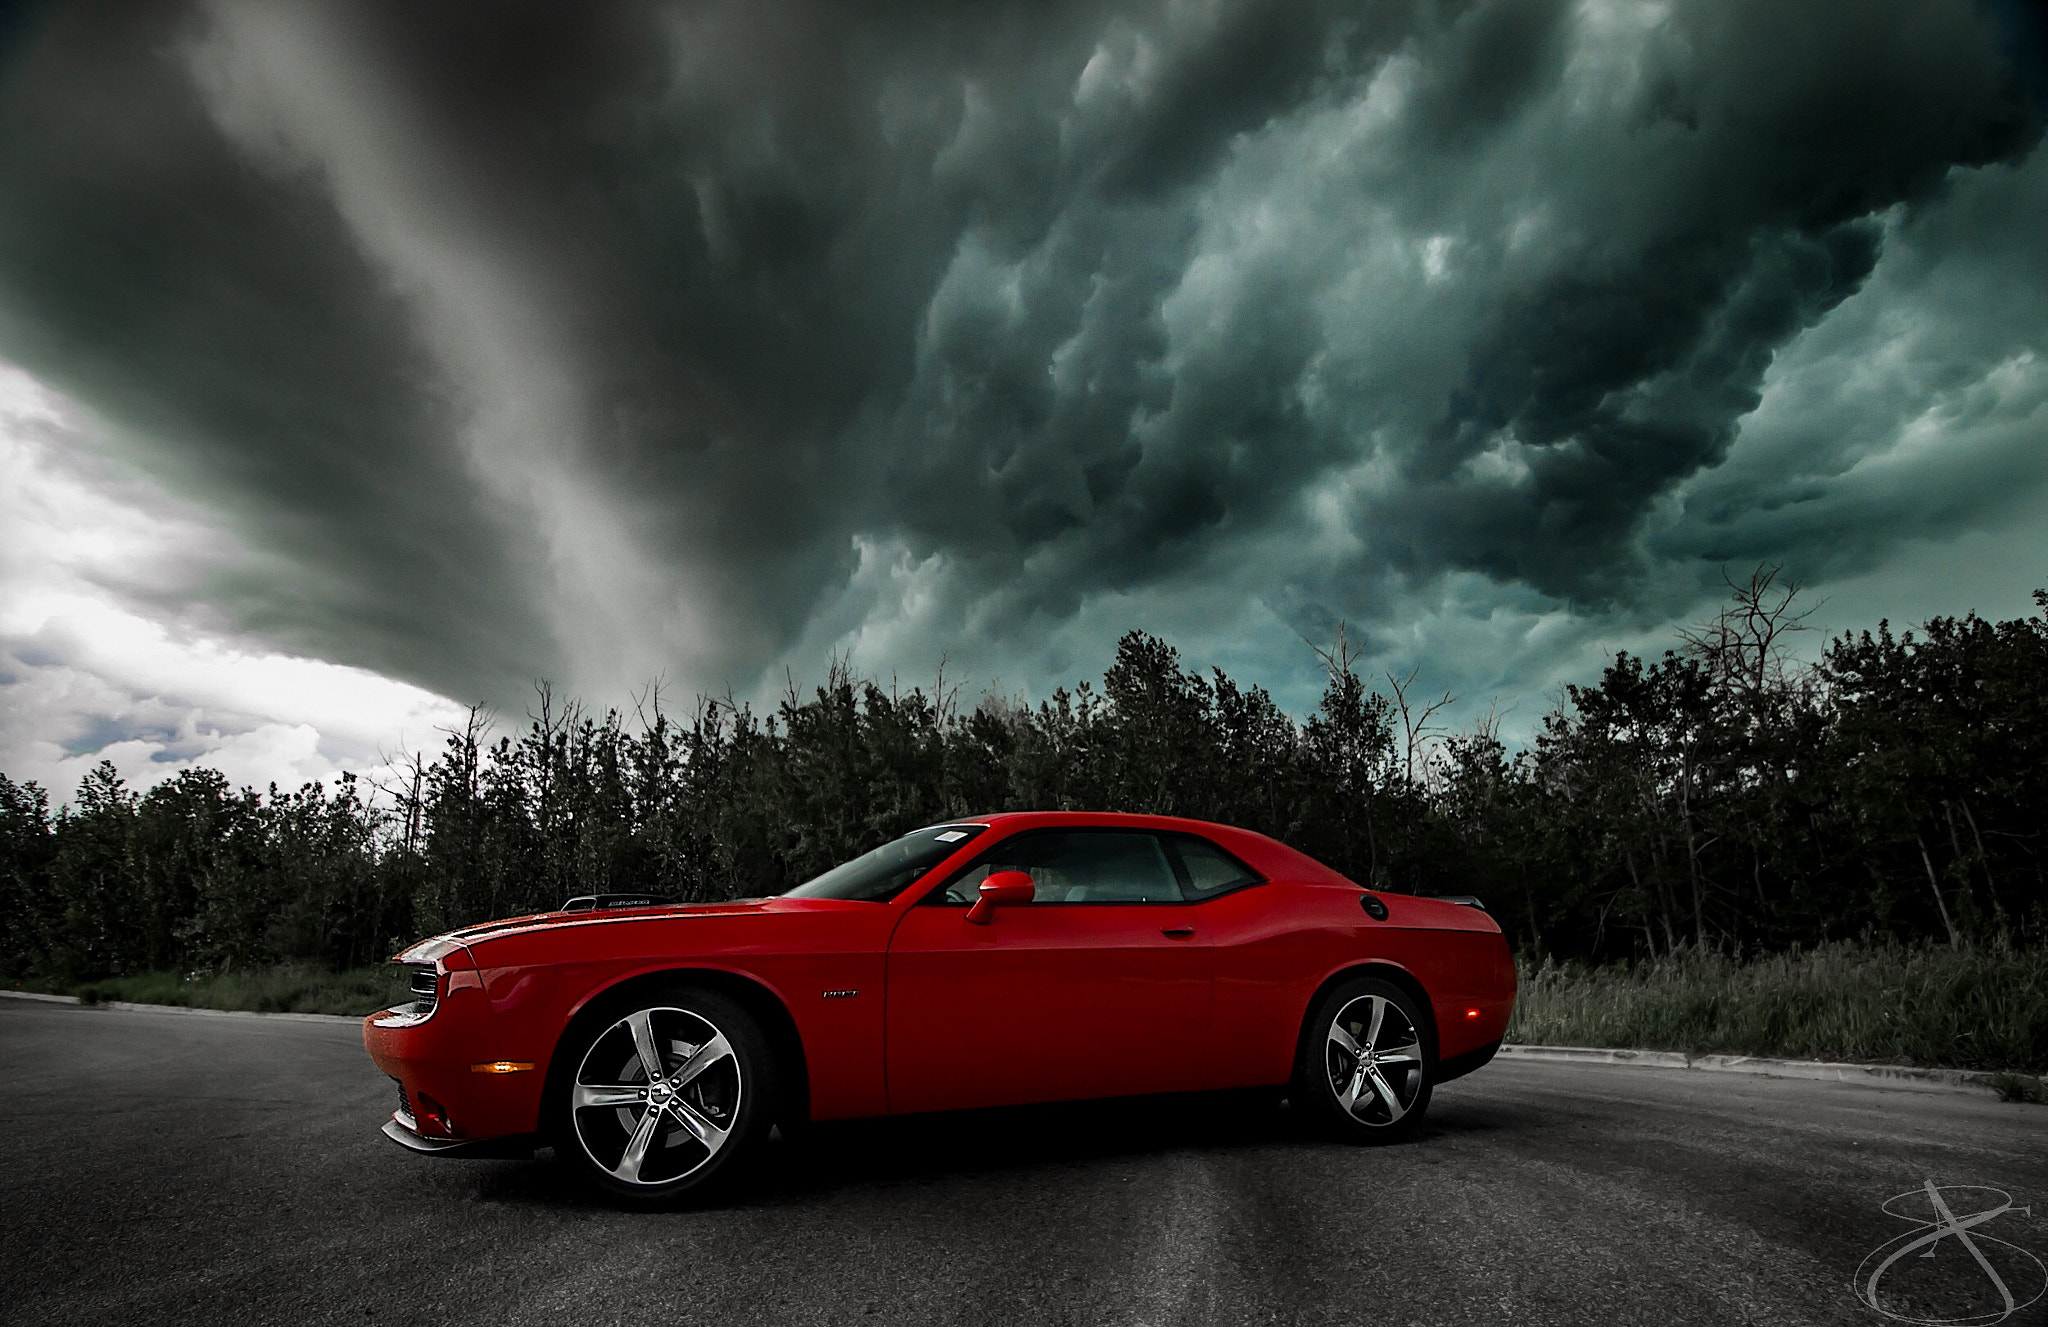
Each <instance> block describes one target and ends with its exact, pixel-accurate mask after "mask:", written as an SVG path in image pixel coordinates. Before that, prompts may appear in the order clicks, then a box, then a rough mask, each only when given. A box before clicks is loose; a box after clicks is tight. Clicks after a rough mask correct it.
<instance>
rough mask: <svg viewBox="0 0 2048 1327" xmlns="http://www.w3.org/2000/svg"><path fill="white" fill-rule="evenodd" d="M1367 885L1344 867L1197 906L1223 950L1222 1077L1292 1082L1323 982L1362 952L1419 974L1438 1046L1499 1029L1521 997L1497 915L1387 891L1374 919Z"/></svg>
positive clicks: (1217, 1042)
mask: <svg viewBox="0 0 2048 1327" xmlns="http://www.w3.org/2000/svg"><path fill="white" fill-rule="evenodd" d="M1360 896H1361V891H1360V890H1359V888H1358V886H1356V885H1354V884H1351V883H1350V882H1348V881H1344V880H1342V878H1341V877H1336V878H1334V879H1333V880H1325V881H1310V882H1304V881H1281V880H1276V881H1271V882H1269V883H1267V884H1264V885H1259V886H1255V887H1253V888H1250V889H1244V890H1240V891H1238V892H1237V893H1234V894H1227V895H1225V896H1223V897H1222V898H1218V899H1212V900H1210V901H1209V902H1207V903H1204V904H1200V905H1198V906H1197V913H1198V915H1199V916H1200V917H1201V918H1202V920H1201V921H1199V922H1198V925H1199V926H1200V927H1201V928H1202V929H1203V931H1204V932H1205V933H1206V934H1207V935H1208V936H1209V938H1210V942H1211V944H1212V945H1213V946H1214V947H1215V951H1216V994H1215V1003H1214V1006H1213V1008H1214V1011H1215V1012H1214V1016H1213V1021H1212V1024H1211V1026H1212V1029H1213V1032H1212V1045H1213V1047H1214V1050H1215V1056H1216V1058H1215V1067H1216V1071H1217V1074H1218V1081H1217V1082H1216V1083H1215V1084H1214V1085H1215V1086H1217V1087H1249V1086H1257V1085H1265V1084H1275V1083H1284V1082H1286V1081H1287V1080H1288V1078H1289V1077H1290V1076H1291V1075H1292V1073H1293V1068H1294V1052H1295V1047H1296V1045H1297V1037H1298V1035H1299V1033H1300V1030H1301V1026H1302V1023H1303V1020H1305V1019H1306V1018H1307V1016H1308V1007H1309V1002H1310V1001H1311V1000H1312V999H1313V998H1314V997H1315V993H1316V992H1317V991H1318V990H1320V989H1321V988H1322V986H1323V984H1324V983H1325V982H1326V981H1328V980H1329V979H1330V978H1331V977H1333V976H1336V975H1337V974H1339V973H1342V972H1344V971H1346V970H1348V969H1351V968H1356V967H1358V966H1360V965H1363V964H1366V963H1374V962H1377V963H1383V964H1387V965H1391V966H1393V967H1397V968H1399V969H1401V970H1403V971H1405V972H1407V973H1408V974H1410V975H1411V976H1413V977H1414V978H1415V980H1416V981H1417V982H1418V983H1420V984H1421V986H1422V987H1423V989H1424V991H1425V992H1427V994H1428V997H1429V1004H1430V1012H1431V1013H1432V1014H1433V1015H1434V1017H1435V1023H1436V1031H1437V1048H1438V1055H1439V1056H1440V1057H1449V1056H1452V1055H1458V1054H1462V1053H1464V1052H1465V1051H1469V1050H1476V1049H1478V1048H1479V1047H1482V1046H1485V1045H1487V1044H1489V1043H1490V1042H1493V1041H1497V1040H1499V1038H1500V1036H1501V1034H1502V1032H1503V1031H1504V1030H1505V1029H1506V1027H1507V1019H1508V1014H1509V1013H1510V1011H1511V1010H1512V1009H1513V1006H1514V995H1515V973H1514V964H1513V961H1512V959H1511V958H1510V956H1509V954H1508V948H1507V942H1506V940H1505V939H1504V938H1503V937H1502V935H1501V933H1500V928H1499V927H1498V926H1497V925H1495V924H1494V922H1493V919H1492V918H1490V917H1488V916H1487V915H1486V914H1485V913H1483V912H1480V911H1478V910H1477V909H1473V908H1466V907H1462V906H1460V905H1458V904H1453V903H1443V902H1440V901H1438V900H1435V899H1422V898H1414V897H1411V896H1407V895H1401V894H1384V893H1382V894H1379V895H1378V897H1379V898H1380V899H1382V900H1383V901H1384V902H1385V903H1386V905H1387V912H1388V915H1387V919H1386V920H1385V921H1375V920H1374V919H1373V918H1372V917H1370V916H1368V915H1366V913H1365V911H1364V909H1363V908H1362V907H1361V906H1360V901H1359V900H1360ZM1474 1009H1476V1010H1478V1011H1479V1012H1478V1014H1477V1015H1476V1016H1471V1017H1468V1016H1467V1015H1468V1011H1470V1010H1474Z"/></svg>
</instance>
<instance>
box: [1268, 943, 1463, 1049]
mask: <svg viewBox="0 0 2048 1327" xmlns="http://www.w3.org/2000/svg"><path fill="white" fill-rule="evenodd" d="M1358 977H1378V978H1379V979H1380V980H1382V981H1386V982H1390V983H1391V984H1393V985H1395V986H1398V987H1400V988H1401V989H1402V990H1404V991H1406V992H1407V993H1408V994H1410V995H1412V996H1414V997H1415V1001H1416V1003H1417V1004H1419V1005H1421V1007H1422V1013H1423V1017H1424V1018H1425V1019H1426V1020H1427V1022H1428V1027H1427V1029H1426V1031H1427V1033H1428V1035H1429V1057H1430V1061H1431V1066H1432V1068H1434V1066H1435V1064H1436V1063H1437V1062H1438V1061H1439V1060H1440V1058H1441V1048H1442V1046H1443V1034H1442V1032H1441V1030H1440V1029H1439V1028H1438V1027H1437V1016H1436V1002H1435V1001H1433V1000H1431V999H1430V998H1429V989H1428V988H1427V987H1425V986H1424V985H1423V984H1422V982H1421V981H1420V979H1418V978H1417V977H1416V975H1415V974H1414V973H1412V972H1410V971H1409V970H1408V969H1406V968H1404V967H1402V966H1401V965H1400V964H1399V963H1395V962H1393V961H1392V960H1390V959H1381V958H1376V959H1367V960H1366V961H1364V962H1362V963H1353V964H1351V965H1350V966H1349V967H1343V968H1339V969H1338V970H1337V971H1335V972H1333V973H1331V974H1330V975H1329V976H1327V977H1325V978H1323V982H1322V985H1320V986H1318V987H1316V989H1315V993H1314V994H1313V995H1311V996H1309V998H1308V1004H1307V1005H1306V1006H1304V1007H1303V1009H1302V1011H1301V1021H1300V1023H1299V1025H1298V1026H1297V1028H1296V1030H1295V1034H1294V1063H1295V1064H1296V1065H1300V1064H1301V1063H1302V1057H1304V1056H1305V1055H1307V1054H1308V1045H1309V1020H1310V1019H1311V1018H1314V1017H1315V1013H1316V1009H1317V1008H1318V1007H1319V1006H1321V1004H1322V1003H1323V997H1324V996H1326V995H1328V994H1329V993H1330V992H1331V991H1332V990H1334V989H1336V988H1337V987H1338V986H1339V985H1341V984H1343V983H1344V982H1347V981H1351V980H1353V979H1354V978H1358Z"/></svg>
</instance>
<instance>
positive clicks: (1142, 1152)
mask: <svg viewBox="0 0 2048 1327" xmlns="http://www.w3.org/2000/svg"><path fill="white" fill-rule="evenodd" d="M391 1096H392V1093H391V1089H390V1085H389V1083H388V1082H387V1081H386V1080H385V1079H384V1078H383V1077H382V1076H381V1075H380V1074H378V1073H377V1072H376V1071H375V1070H374V1069H373V1068H372V1067H371V1066H370V1064H369V1061H368V1060H367V1059H366V1058H365V1057H364V1055H363V1052H362V1048H361V1045H360V1042H359V1040H358V1035H357V1032H356V1030H355V1029H354V1028H353V1027H350V1026H346V1025H342V1024H333V1023H309V1022H289V1021H273V1020H263V1019H254V1018H202V1017H193V1016H190V1015H180V1014H175V1013H155V1012H130V1011H121V1010H106V1009H88V1008H80V1007H73V1006H62V1005H46V1004H29V1003H23V1002H17V1001H13V1000H0V1117H4V1119H5V1123H6V1128H7V1131H8V1135H9V1137H10V1139H11V1141H12V1144H13V1146H12V1147H11V1149H10V1156H9V1164H8V1165H7V1166H6V1168H5V1176H4V1179H0V1320H4V1321H5V1322H8V1323H22V1324H28V1323H96V1324H103V1323H121V1324H143V1323H160V1322H206V1323H234V1322H256V1323H284V1322H289V1323H326V1322H347V1323H374V1322H378V1321H385V1320H393V1319H402V1320H403V1321H405V1322H406V1323H408V1324H435V1325H437V1327H438V1325H439V1324H452V1323H489V1324H510V1323H570V1322H575V1323H592V1324H595V1323H632V1324H637V1325H648V1324H661V1325H662V1327H668V1325H669V1324H686V1323H690V1324H693V1323H706V1324H713V1323H715V1324H720V1327H745V1325H746V1324H753V1323H866V1322H876V1323H890V1324H894V1323H927V1322H929V1323H956V1322H957V1323H977V1324H979V1323H1004V1322H1028V1323H1031V1324H1033V1327H1051V1325H1052V1324H1059V1323H1085V1324H1112V1323H1144V1324H1156V1325H1163V1324H1169V1323H1333V1324H1334V1323H1343V1324H1374V1325H1377V1324H1404V1323H1508V1322H1512V1323H1518V1324H1519V1323H1553V1322H1554V1323H1573V1324H1580V1323H1654V1324H1657V1325H1658V1327H1676V1325H1677V1324H1688V1323H1703V1324H1704V1323H1712V1324H1717V1325H1719V1324H1729V1323H1742V1322H1756V1323H1774V1324H1775V1323H1806V1322H1813V1323H1876V1322H1882V1321H1884V1320H1883V1319H1882V1318H1880V1317H1879V1315H1877V1314H1876V1313H1874V1312H1873V1311H1872V1310H1870V1309H1869V1308H1866V1307H1864V1306H1862V1305H1861V1304H1859V1303H1858V1301H1857V1300H1856V1298H1855V1296H1854V1292H1853V1291H1852V1288H1851V1283H1852V1279H1853V1278H1854V1277H1855V1275H1856V1271H1857V1268H1858V1265H1859V1264H1860V1263H1862V1262H1863V1261H1864V1259H1865V1257H1866V1255H1869V1254H1870V1253H1871V1252H1872V1251H1873V1250H1877V1249H1879V1247H1880V1246H1882V1245H1884V1244H1885V1243H1886V1241H1888V1240H1891V1239H1893V1238H1894V1237H1895V1236H1900V1235H1902V1234H1908V1233H1911V1232H1912V1231H1913V1229H1914V1223H1913V1222H1912V1221H1911V1220H1902V1219H1900V1218H1899V1217H1894V1216H1888V1215H1886V1214H1885V1213H1884V1212H1882V1211H1881V1210H1880V1205H1881V1204H1882V1203H1884V1202H1885V1200H1886V1199H1889V1198H1892V1197H1894V1196H1895V1195H1900V1194H1908V1195H1915V1194H1916V1191H1922V1190H1923V1186H1924V1185H1925V1183H1926V1182H1927V1181H1928V1180H1930V1179H1932V1180H1933V1181H1935V1183H1936V1184H1937V1185H1940V1186H1947V1187H1945V1188H1944V1189H1943V1193H1944V1196H1945V1199H1946V1201H1947V1202H1948V1203H1949V1204H1950V1205H1951V1207H1952V1209H1953V1211H1954V1215H1955V1217H1956V1218H1957V1220H1958V1221H1966V1220H1967V1218H1968V1217H1969V1216H1970V1215H1971V1214H1973V1213H1975V1212H1978V1211H1982V1210H1988V1209H1989V1208H1991V1207H1993V1206H1995V1205H1996V1196H1995V1195H1992V1194H1988V1193H1985V1192H1982V1191H1973V1190H1967V1189H1963V1188H1960V1187H1957V1186H1966V1185H1978V1186H1987V1188H1988V1189H1996V1190H1999V1191H2002V1192H2004V1193H2007V1194H2010V1195H2011V1199H2012V1201H2013V1203H2015V1204H2017V1205H2018V1206H2019V1207H2028V1206H2031V1209H2032V1210H2031V1211H2030V1212H2025V1213H2023V1212H2020V1211H2018V1210H2014V1211H2010V1212H2007V1213H2005V1214H2004V1215H2002V1216H1999V1217H1996V1218H1994V1219H1992V1220H1990V1221H1987V1222H1985V1223H1983V1224H1980V1225H1978V1226H1977V1227H1976V1228H1975V1229H1974V1231H1973V1232H1972V1233H1973V1235H1975V1236H1978V1237H1987V1236H1995V1237H1997V1238H1999V1239H2003V1240H2005V1241H2008V1243H2007V1244H2003V1245H2001V1244H1994V1243H1991V1242H1989V1241H1988V1240H1985V1239H1983V1238H1980V1239H1979V1240H1978V1247H1979V1249H1980V1251H1983V1252H1986V1253H1987V1254H1988V1256H1990V1257H1991V1258H1992V1259H1993V1260H1994V1267H1995V1268H1997V1269H2000V1270H2002V1272H2003V1276H2002V1277H2001V1279H2003V1280H2005V1281H2007V1282H2008V1284H2009V1288H2010V1289H2011V1290H2012V1291H2014V1292H2015V1294H2016V1297H2017V1298H2018V1299H2019V1300H2024V1299H2025V1298H2026V1297H2027V1295H2029V1294H2031V1293H2032V1292H2033V1291H2034V1290H2035V1289H2038V1288H2039V1286H2038V1280H2039V1278H2038V1276H2037V1275H2036V1273H2035V1272H2034V1271H2033V1266H2034V1265H2033V1264H2031V1263H2029V1262H2028V1261H2027V1259H2026V1258H2024V1257H2023V1256H2022V1255H2021V1254H2019V1253H2017V1252H2014V1251H2013V1247H2012V1246H2018V1247H2019V1248H2021V1249H2025V1250H2029V1251H2031V1253H2032V1254H2033V1255H2034V1256H2036V1257H2040V1258H2044V1259H2048V1109H2044V1108H2042V1107H2038V1106H2021V1105H2007V1104H2003V1103H2000V1102H1998V1101H1996V1100H1994V1099H1992V1098H1991V1097H1990V1096H1988V1095H1969V1094H1962V1093H1946V1092H1942V1093H1935V1092H1914V1091H1904V1090H1897V1089H1885V1088H1872V1087H1864V1086H1859V1085H1848V1084H1839V1083H1816V1082H1794V1081H1784V1080H1768V1079H1755V1078H1744V1077H1739V1076H1735V1075H1709V1074H1700V1073H1689V1072H1682V1071H1660V1070H1648V1069H1632V1068H1614V1067H1607V1066H1563V1065H1548V1064H1514V1065H1510V1064H1505V1063H1501V1064H1495V1065H1492V1066H1489V1067H1488V1068H1486V1069H1483V1070H1481V1071H1480V1072H1479V1073H1477V1074H1475V1075H1473V1076H1471V1077H1470V1078H1467V1079H1464V1080H1461V1081H1459V1082H1457V1083H1454V1084H1451V1085H1449V1086H1448V1087H1446V1088H1444V1089H1442V1090H1441V1091H1440V1092H1439V1094H1438V1096H1437V1100H1436V1104H1435V1106H1434V1108H1433V1109H1432V1112H1431V1117H1430V1124H1429V1127H1428V1128H1427V1129H1425V1130H1424V1131H1423V1136H1422V1137H1421V1138H1420V1139H1419V1140H1417V1141H1415V1142H1413V1143H1410V1144H1406V1145H1402V1146H1397V1147H1388V1148H1354V1147H1347V1146H1343V1145H1338V1144H1332V1143H1326V1142H1323V1141H1321V1140H1319V1139H1317V1138H1315V1137H1313V1136H1311V1135H1308V1134H1305V1133H1304V1132H1303V1131H1302V1130H1301V1129H1300V1128H1299V1127H1298V1125H1297V1123H1296V1122H1295V1120H1294V1119H1293V1117H1292V1116H1291V1115H1290V1113H1288V1112H1287V1111H1284V1110H1276V1109H1273V1108H1271V1107H1269V1106H1261V1105H1260V1104H1258V1103H1253V1102H1247V1101H1244V1100H1240V1099H1236V1098H1221V1099H1219V1098H1195V1099H1183V1098H1174V1099H1165V1100H1159V1099H1154V1100H1147V1101H1141V1102H1126V1103H1112V1104H1108V1105H1089V1106H1076V1107H1054V1108H1040V1109H1029V1110H1014V1111H1003V1112H989V1113H976V1114H971V1115H957V1116H943V1117H932V1118H924V1119H916V1120H905V1121H893V1122H873V1123H862V1124H849V1125H837V1126H828V1127H823V1128H820V1129H818V1130H816V1131H815V1132H814V1134H813V1136H812V1137H811V1138H809V1139H807V1140H805V1141H804V1142H803V1143H801V1144H792V1145H780V1146H778V1147H777V1148H776V1149H775V1156H774V1158H773V1160H772V1162H771V1163H770V1165H769V1167H768V1169H767V1171H766V1173H765V1174H764V1175H763V1176H762V1177H761V1180H760V1182H759V1184H758V1185H757V1186H756V1188H755V1189H754V1190H753V1191H752V1192H751V1193H750V1194H749V1195H748V1196H747V1197H745V1198H744V1199H742V1200H740V1201H737V1202H735V1203H733V1204H731V1205H729V1206H726V1207H724V1208H722V1209H718V1210H710V1211H694V1212H671V1213H658V1214H651V1215H650V1214H644V1213H623V1212H617V1211H612V1210H609V1209H607V1208H605V1207H603V1206H601V1205H599V1204H597V1203H594V1202H592V1201H590V1200H588V1199H586V1198H585V1197H583V1196H582V1194H581V1193H580V1192H579V1191H578V1190H576V1189H575V1188H574V1187H572V1186H571V1185H570V1184H569V1183H568V1181H567V1180H566V1179H565V1178H564V1177H563V1176H562V1175H561V1174H560V1173H559V1172H558V1171H557V1170H556V1168H555V1167H554V1166H553V1165H552V1164H549V1163H548V1162H547V1161H545V1160H539V1161H532V1162H526V1161H517V1162H514V1161H450V1160H446V1159H434V1158H422V1157H415V1156H412V1155H409V1154H407V1153H405V1152H403V1151H401V1150H400V1149H398V1148H397V1147H395V1146H393V1145H392V1144H391V1143H389V1142H387V1141H386V1140H385V1139H383V1138H382V1137H380V1136H379V1135H378V1133H377V1128H378V1126H379V1125H380V1124H381V1123H382V1121H383V1120H384V1118H385V1117H386V1112H387V1110H388V1108H389V1105H390V1098H391ZM1916 1202H1917V1208H1915V1203H1916ZM1895 1207H1898V1208H1899V1209H1900V1210H1903V1211H1906V1212H1907V1215H1908V1216H1911V1215H1912V1214H1913V1212H1914V1211H1915V1210H1917V1211H1920V1212H1926V1211H1928V1210H1929V1207H1928V1201H1927V1199H1926V1198H1925V1195H1924V1192H1921V1193H1918V1194H1917V1196H1916V1197H1909V1198H1908V1199H1906V1200H1904V1201H1903V1202H1902V1203H1899V1204H1895ZM1960 1243H1961V1242H1960V1240H1959V1239H1958V1238H1955V1237H1950V1238H1947V1239H1945V1240H1943V1241H1941V1242H1939V1243H1938V1244H1936V1245H1934V1246H1933V1247H1934V1250H1935V1254H1936V1256H1935V1257H1934V1258H1933V1259H1925V1258H1918V1257H1909V1258H1908V1259H1905V1260H1902V1261H1901V1262H1899V1263H1898V1264H1896V1266H1895V1268H1894V1270H1893V1271H1892V1272H1890V1273H1888V1274H1887V1276H1888V1280H1887V1282H1886V1284H1885V1286H1884V1287H1883V1291H1882V1293H1884V1294H1886V1295H1888V1296H1890V1297H1891V1298H1890V1299H1888V1300H1887V1302H1888V1303H1890V1304H1892V1305H1893V1306H1894V1307H1904V1305H1905V1303H1906V1301H1907V1300H1908V1299H1911V1300H1912V1301H1913V1302H1915V1303H1917V1304H1919V1305H1920V1307H1921V1311H1920V1313H1919V1316H1922V1317H1957V1316H1961V1315H1963V1314H1967V1313H1971V1312H1984V1311H1986V1310H1987V1309H1988V1310H1989V1311H1991V1312H1993V1313H1996V1312H1998V1311H2000V1310H2001V1308H2002V1300H2001V1299H2000V1297H1999V1296H1998V1294H1997V1291H1996V1289H1995V1287H1994V1285H1993V1283H1992V1282H1991V1281H1990V1280H1989V1278H1987V1277H1986V1275H1985V1274H1984V1272H1983V1271H1982V1269H1981V1268H1980V1267H1979V1266H1978V1265H1977V1264H1976V1263H1975V1261H1974V1260H1973V1259H1972V1258H1971V1257H1970V1256H1969V1254H1968V1252H1967V1251H1966V1250H1964V1249H1963V1248H1961V1246H1960ZM1895 1247H1896V1246H1895ZM2029 1277H2033V1278H2034V1281H2033V1282H2032V1283H2030V1282H2029V1281H2028V1279H2027V1278H2029ZM1982 1320H1983V1321H1989V1319H1982ZM2007 1320H2008V1321H2011V1322H2015V1323H2021V1322H2034V1323H2044V1322H2048V1299H2043V1300H2041V1301H2038V1302H2036V1303H2035V1304H2033V1305H2032V1306H2031V1307H2028V1308H2022V1309H2020V1310H2019V1311H2018V1312H2016V1313H2015V1314H2013V1315H2012V1316H2010V1317H2009V1318H2008V1319H2007Z"/></svg>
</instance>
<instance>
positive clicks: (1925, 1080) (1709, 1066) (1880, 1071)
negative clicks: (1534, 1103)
mask: <svg viewBox="0 0 2048 1327" xmlns="http://www.w3.org/2000/svg"><path fill="white" fill-rule="evenodd" d="M1500 1054H1501V1058H1503V1059H1511V1060H1536V1061H1539V1062H1549V1063H1552V1064H1611V1065H1623V1066H1629V1067H1633V1068H1638V1069H1698V1070H1704V1071H1705V1072H1708V1073H1718V1074H1750V1075H1752V1076H1755V1077H1758V1078H1808V1079H1819V1080H1822V1081H1827V1082H1836V1083H1861V1084H1863V1085H1864V1086H1865V1087H1896V1088H1906V1089H1909V1090H1914V1091H1921V1092H1979V1091H1984V1092H1988V1091H1990V1090H1991V1080H1992V1079H1994V1078H1996V1077H1997V1076H1998V1075H1996V1074H1993V1073H1989V1072H1987V1071H1985V1070H1981V1069H1921V1068H1918V1067H1916V1066H1914V1065H1910V1064H1834V1063H1830V1062H1828V1061H1825V1060H1772V1059H1766V1058H1765V1057H1763V1056H1758V1055H1691V1054H1688V1053H1687V1052H1685V1051H1632V1050H1611V1049H1607V1048H1604V1047H1599V1046H1516V1045H1507V1046H1502V1047H1501V1048H1500Z"/></svg>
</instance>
